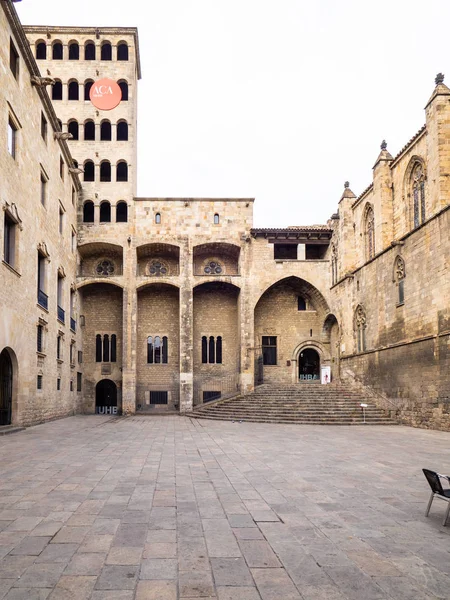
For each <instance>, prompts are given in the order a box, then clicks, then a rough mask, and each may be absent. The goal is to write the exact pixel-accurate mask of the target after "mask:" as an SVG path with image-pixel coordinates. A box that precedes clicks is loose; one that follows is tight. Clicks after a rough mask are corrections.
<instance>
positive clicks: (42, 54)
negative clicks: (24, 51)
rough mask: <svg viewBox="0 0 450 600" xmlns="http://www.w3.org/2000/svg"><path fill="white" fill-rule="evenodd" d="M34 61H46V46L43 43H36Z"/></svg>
mask: <svg viewBox="0 0 450 600" xmlns="http://www.w3.org/2000/svg"><path fill="white" fill-rule="evenodd" d="M36 59H37V60H46V59H47V44H46V43H45V42H38V43H37V44H36Z"/></svg>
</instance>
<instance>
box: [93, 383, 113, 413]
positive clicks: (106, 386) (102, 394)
mask: <svg viewBox="0 0 450 600" xmlns="http://www.w3.org/2000/svg"><path fill="white" fill-rule="evenodd" d="M95 412H96V413H97V414H100V415H111V414H114V415H115V414H117V386H116V384H115V383H114V381H111V380H110V379H102V381H99V382H98V383H97V385H96V387H95Z"/></svg>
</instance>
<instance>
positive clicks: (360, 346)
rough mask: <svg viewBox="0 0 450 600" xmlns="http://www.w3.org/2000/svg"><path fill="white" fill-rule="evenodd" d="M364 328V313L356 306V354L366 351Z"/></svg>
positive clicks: (365, 325) (362, 308) (365, 324)
mask: <svg viewBox="0 0 450 600" xmlns="http://www.w3.org/2000/svg"><path fill="white" fill-rule="evenodd" d="M366 327H367V318H366V311H365V310H364V307H363V306H361V304H358V306H357V307H356V311H355V334H356V349H357V351H358V352H365V350H366Z"/></svg>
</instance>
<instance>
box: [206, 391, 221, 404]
mask: <svg viewBox="0 0 450 600" xmlns="http://www.w3.org/2000/svg"><path fill="white" fill-rule="evenodd" d="M221 396H222V393H221V392H213V391H209V392H203V402H212V401H213V400H219V399H220V397H221Z"/></svg>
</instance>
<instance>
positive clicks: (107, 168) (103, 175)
mask: <svg viewBox="0 0 450 600" xmlns="http://www.w3.org/2000/svg"><path fill="white" fill-rule="evenodd" d="M100 181H111V163H110V162H109V161H108V160H104V161H103V162H102V163H101V165H100Z"/></svg>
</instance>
